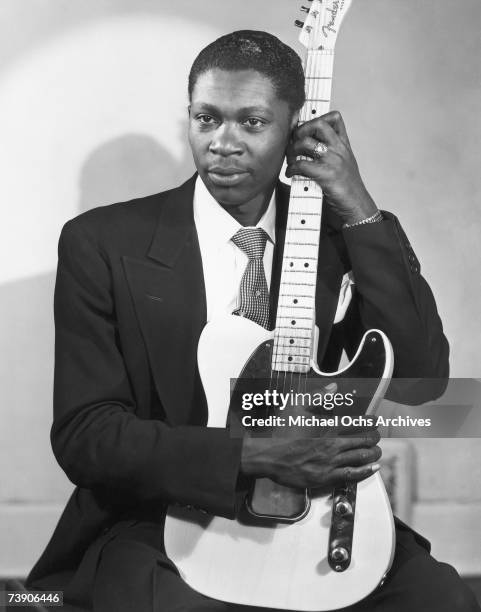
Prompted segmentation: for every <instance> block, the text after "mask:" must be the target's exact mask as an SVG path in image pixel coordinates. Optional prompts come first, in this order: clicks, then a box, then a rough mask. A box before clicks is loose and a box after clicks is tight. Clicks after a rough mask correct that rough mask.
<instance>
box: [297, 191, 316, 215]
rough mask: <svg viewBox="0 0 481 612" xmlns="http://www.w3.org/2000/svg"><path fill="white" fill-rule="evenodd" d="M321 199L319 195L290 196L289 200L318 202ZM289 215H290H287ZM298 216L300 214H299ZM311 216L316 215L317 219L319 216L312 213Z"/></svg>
mask: <svg viewBox="0 0 481 612" xmlns="http://www.w3.org/2000/svg"><path fill="white" fill-rule="evenodd" d="M320 197H321V194H319V195H302V194H300V195H291V200H319V199H320ZM289 214H291V213H289ZM299 214H300V213H299ZM312 214H317V215H318V216H319V217H320V216H321V215H320V214H319V213H312Z"/></svg>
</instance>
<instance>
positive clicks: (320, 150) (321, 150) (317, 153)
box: [312, 142, 329, 159]
mask: <svg viewBox="0 0 481 612" xmlns="http://www.w3.org/2000/svg"><path fill="white" fill-rule="evenodd" d="M328 151H329V147H328V146H327V145H325V144H324V143H323V142H318V143H317V144H316V146H315V147H314V150H313V152H312V156H313V157H315V158H316V159H321V157H322V156H323V155H325V154H326V153H327V152H328Z"/></svg>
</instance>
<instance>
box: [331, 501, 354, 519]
mask: <svg viewBox="0 0 481 612" xmlns="http://www.w3.org/2000/svg"><path fill="white" fill-rule="evenodd" d="M334 512H335V513H336V514H339V515H340V516H351V515H352V514H353V510H352V506H351V504H350V503H349V502H348V501H346V500H340V501H338V502H337V503H336V505H335V507H334Z"/></svg>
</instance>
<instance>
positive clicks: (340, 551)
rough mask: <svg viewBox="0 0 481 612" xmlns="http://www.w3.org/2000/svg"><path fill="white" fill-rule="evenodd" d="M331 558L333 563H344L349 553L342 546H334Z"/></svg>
mask: <svg viewBox="0 0 481 612" xmlns="http://www.w3.org/2000/svg"><path fill="white" fill-rule="evenodd" d="M331 559H332V561H334V563H345V562H346V561H347V560H348V559H349V553H348V552H347V550H346V549H345V548H344V546H336V548H333V549H332V551H331Z"/></svg>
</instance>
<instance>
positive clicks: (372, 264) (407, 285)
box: [339, 213, 449, 405]
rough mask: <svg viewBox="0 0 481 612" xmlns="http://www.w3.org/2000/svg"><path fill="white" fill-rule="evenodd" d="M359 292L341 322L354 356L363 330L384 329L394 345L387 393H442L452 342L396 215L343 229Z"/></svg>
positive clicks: (404, 399)
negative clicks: (391, 377) (449, 341)
mask: <svg viewBox="0 0 481 612" xmlns="http://www.w3.org/2000/svg"><path fill="white" fill-rule="evenodd" d="M343 234H344V240H345V244H346V247H347V253H348V258H349V260H350V263H351V266H352V271H353V276H354V282H355V292H354V299H353V300H352V302H351V304H350V306H349V309H348V311H347V313H346V317H345V318H344V321H343V322H342V323H341V324H340V330H339V331H340V334H341V335H342V344H343V345H344V348H345V349H346V352H347V354H348V355H349V356H352V355H353V354H354V352H355V350H356V348H357V346H358V344H359V341H360V339H361V337H362V335H363V333H364V332H365V331H366V330H368V329H371V328H377V329H380V330H382V331H383V332H385V333H386V334H387V336H388V338H389V339H390V341H391V344H392V346H393V351H394V371H393V380H392V382H391V385H390V386H389V388H388V391H387V393H386V398H387V399H390V400H392V401H396V402H399V403H403V404H411V405H417V404H421V403H423V402H426V401H430V400H434V399H436V398H438V397H439V396H440V395H442V393H443V392H444V390H445V388H446V385H447V382H448V377H449V345H448V342H447V340H446V337H445V336H444V334H443V327H442V324H441V320H440V318H439V315H438V312H437V309H436V303H435V301H434V297H433V294H432V291H431V289H430V287H429V285H428V284H427V282H426V281H425V279H424V278H423V277H422V276H421V269H420V264H419V261H418V260H417V258H416V255H415V254H414V251H413V249H412V247H411V245H410V243H409V241H408V239H407V237H406V234H405V233H404V231H403V229H402V228H401V225H400V224H399V221H398V220H397V218H396V217H395V216H394V215H392V214H390V213H384V220H383V221H381V222H379V223H372V224H366V225H362V226H358V227H354V228H350V229H346V230H344V231H343Z"/></svg>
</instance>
